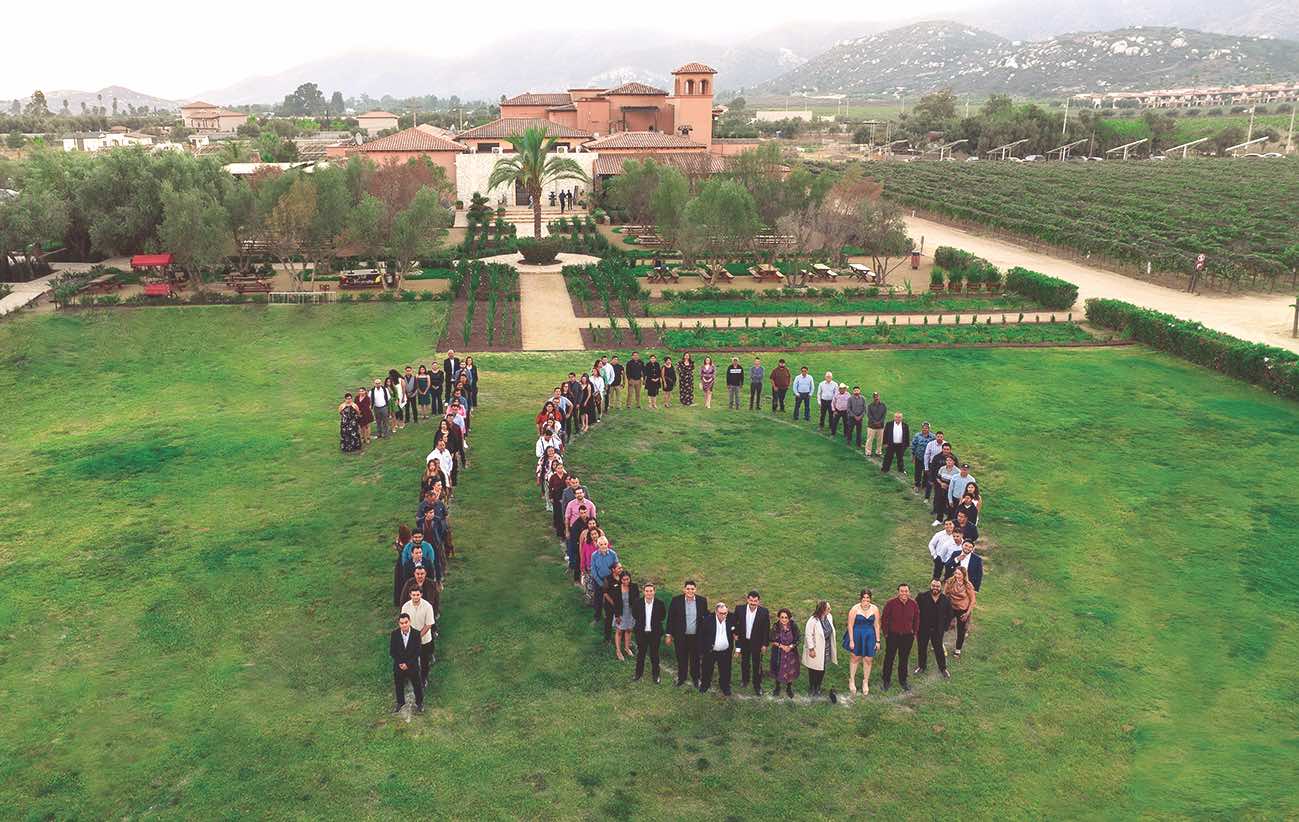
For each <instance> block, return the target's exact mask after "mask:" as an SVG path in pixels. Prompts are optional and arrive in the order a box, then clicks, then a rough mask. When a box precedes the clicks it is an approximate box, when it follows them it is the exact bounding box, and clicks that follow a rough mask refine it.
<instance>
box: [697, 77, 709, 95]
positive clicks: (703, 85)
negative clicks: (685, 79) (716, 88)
mask: <svg viewBox="0 0 1299 822" xmlns="http://www.w3.org/2000/svg"><path fill="white" fill-rule="evenodd" d="M699 93H700V94H707V93H708V81H707V80H700V81H699Z"/></svg>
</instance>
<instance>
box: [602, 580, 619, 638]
mask: <svg viewBox="0 0 1299 822" xmlns="http://www.w3.org/2000/svg"><path fill="white" fill-rule="evenodd" d="M599 597H600V599H601V601H603V600H604V592H603V591H601V592H600V593H599ZM615 610H616V609H615V608H614V606H612V605H610V604H609V603H607V602H605V603H604V641H605V642H608V641H609V640H611V639H613V612H614V611H615Z"/></svg>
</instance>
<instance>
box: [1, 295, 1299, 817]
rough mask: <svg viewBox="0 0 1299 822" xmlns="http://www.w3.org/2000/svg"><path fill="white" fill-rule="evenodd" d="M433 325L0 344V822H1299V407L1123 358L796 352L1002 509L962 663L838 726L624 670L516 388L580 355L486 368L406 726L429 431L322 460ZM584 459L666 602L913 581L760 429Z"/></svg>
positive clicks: (197, 322) (832, 458)
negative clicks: (1060, 820)
mask: <svg viewBox="0 0 1299 822" xmlns="http://www.w3.org/2000/svg"><path fill="white" fill-rule="evenodd" d="M441 311H445V306H441V305H426V304H415V305H403V304H392V305H366V306H360V305H357V306H318V307H305V308H290V307H284V308H270V309H268V308H207V309H205V308H192V309H158V310H149V311H143V310H141V311H118V312H105V313H102V314H77V315H72V316H59V315H56V316H52V317H50V316H47V317H38V316H31V317H20V318H18V319H17V320H16V321H12V322H6V323H4V324H0V389H3V390H5V392H6V394H7V395H8V396H10V397H12V398H15V399H16V400H17V403H16V404H15V405H13V406H11V407H12V408H13V409H14V411H15V413H12V414H11V415H10V418H9V422H8V424H7V426H6V432H5V436H4V437H3V438H0V471H3V476H4V477H5V485H4V491H3V496H2V498H0V527H2V528H3V532H4V533H5V534H6V539H5V540H3V541H2V542H0V697H2V698H3V705H4V716H5V721H4V722H3V723H0V797H3V800H0V816H3V817H5V818H31V819H38V818H83V819H92V818H95V819H97V818H106V817H125V816H130V817H144V818H196V817H199V816H213V817H221V818H233V817H241V816H242V817H257V818H284V817H302V816H312V817H317V818H325V819H337V818H349V819H358V818H367V819H369V818H375V819H378V818H385V819H390V818H394V817H397V816H401V815H407V814H410V813H412V812H414V813H419V814H421V815H429V814H432V815H434V816H439V817H460V818H470V817H473V818H483V819H497V818H519V817H527V818H576V819H594V818H602V819H603V818H614V819H630V818H645V819H659V818H680V817H683V816H686V815H691V816H697V815H700V814H704V813H709V814H711V815H714V816H716V815H722V816H726V815H730V816H733V817H734V818H742V817H743V818H809V819H810V818H818V819H819V818H852V817H857V818H861V817H866V816H877V815H878V816H881V817H890V816H892V817H899V816H902V815H904V814H905V815H908V816H921V817H934V816H940V815H941V816H947V815H950V814H951V813H952V812H953V810H952V809H953V806H956V807H959V809H960V810H959V811H957V813H959V814H960V815H961V816H965V817H971V818H999V819H1000V818H1043V817H1060V816H1068V817H1078V816H1088V817H1093V818H1130V817H1134V816H1149V817H1160V818H1192V817H1204V816H1221V817H1237V816H1254V817H1262V818H1267V817H1271V818H1284V817H1293V816H1294V815H1295V814H1299V801H1297V800H1296V799H1295V797H1294V794H1293V791H1292V789H1291V787H1290V786H1291V785H1292V784H1294V782H1295V780H1296V779H1299V757H1296V755H1295V751H1296V747H1297V746H1299V735H1297V734H1296V731H1295V729H1296V728H1297V727H1299V709H1296V705H1299V675H1296V668H1295V664H1294V659H1295V655H1296V653H1299V640H1297V639H1296V636H1295V633H1294V631H1293V630H1291V628H1290V625H1291V622H1292V621H1293V614H1294V613H1295V611H1296V608H1299V597H1297V595H1296V593H1295V590H1294V586H1293V585H1290V584H1289V582H1288V580H1289V576H1290V574H1289V571H1288V566H1287V565H1286V564H1285V560H1284V557H1285V556H1286V555H1287V548H1286V545H1287V544H1288V536H1289V535H1290V534H1293V533H1295V532H1296V530H1299V514H1297V513H1296V507H1295V504H1294V494H1293V487H1292V483H1289V482H1287V481H1286V478H1285V473H1284V470H1283V469H1284V466H1289V465H1292V464H1295V463H1296V461H1299V441H1296V438H1295V437H1294V435H1293V432H1294V431H1295V430H1296V425H1299V408H1297V407H1296V406H1295V405H1293V404H1290V403H1286V402H1283V401H1280V400H1277V399H1275V398H1271V397H1269V396H1267V395H1265V394H1263V393H1261V392H1259V391H1257V390H1255V389H1252V388H1250V387H1247V386H1244V385H1242V384H1239V383H1236V382H1233V381H1231V380H1229V379H1226V378H1224V377H1219V376H1217V375H1214V374H1211V373H1207V372H1204V371H1202V370H1199V369H1196V368H1194V367H1193V366H1190V365H1187V364H1184V363H1181V362H1179V361H1176V360H1173V359H1171V358H1168V357H1164V356H1161V355H1157V354H1153V353H1150V352H1147V351H1145V350H1143V349H1140V348H1125V349H1104V350H1068V351H1067V350H1044V351H1041V350H1035V351H1007V350H977V351H976V350H967V351H941V352H930V351H902V352H897V351H895V352H881V351H873V352H842V353H834V354H816V355H809V357H808V364H809V365H810V366H811V367H812V370H813V371H816V372H819V371H823V370H825V369H833V370H834V371H835V372H836V374H837V375H839V376H840V377H843V378H846V379H847V380H848V381H850V382H856V381H860V382H861V384H862V386H863V388H864V389H866V390H868V391H869V390H872V389H879V390H880V391H881V392H882V393H883V395H884V398H885V400H886V401H887V402H889V403H890V406H891V407H892V406H897V407H898V408H899V410H903V411H904V412H905V413H906V414H907V415H908V417H909V419H910V420H911V421H912V422H913V424H914V423H916V422H918V421H919V420H920V419H922V418H925V419H932V420H934V421H935V422H936V423H937V424H938V425H940V426H941V427H943V428H944V429H945V430H946V431H947V432H949V433H950V434H951V435H952V437H953V439H954V440H955V442H956V444H957V446H958V450H959V452H960V454H961V456H962V457H965V458H967V459H969V460H970V461H971V462H972V463H973V464H974V466H975V471H974V473H975V475H976V476H977V477H978V478H979V480H980V482H981V486H982V487H983V489H984V491H985V494H986V496H987V508H986V509H985V517H984V521H983V523H982V524H983V526H984V528H983V530H984V531H985V533H986V535H987V537H988V538H989V544H988V546H987V549H986V555H987V571H986V576H985V583H984V590H983V592H982V594H981V596H980V609H981V610H980V611H979V613H978V614H977V615H976V629H975V630H976V632H975V633H974V635H973V637H972V638H971V639H970V640H969V645H968V648H969V651H968V653H967V656H966V658H965V659H963V660H962V661H961V662H959V663H956V664H955V666H954V676H953V679H952V680H951V681H950V682H948V683H941V682H939V681H937V680H929V681H926V682H923V683H913V684H917V687H916V690H915V693H914V694H913V695H912V696H911V697H910V698H907V699H901V698H899V697H898V696H897V695H896V691H895V692H893V696H891V697H890V698H883V697H878V698H877V697H876V696H872V697H871V698H870V699H869V700H867V701H866V702H865V704H862V703H861V702H857V703H856V704H853V705H840V706H831V705H829V704H818V705H789V704H777V703H768V702H754V701H744V702H738V701H737V702H734V703H724V702H722V701H721V700H720V698H718V697H711V698H706V697H703V696H701V695H699V694H691V693H683V692H680V691H677V690H676V689H673V688H672V687H671V686H670V685H667V684H664V685H661V686H658V687H657V688H656V687H654V686H653V685H650V684H647V683H645V684H639V685H635V686H633V685H631V684H630V683H629V682H628V681H627V680H628V679H629V675H630V672H629V669H628V667H627V665H626V664H620V663H618V662H617V661H616V660H614V659H613V658H612V655H611V654H608V653H607V652H606V651H605V650H604V649H603V648H602V646H601V644H600V642H599V640H598V638H597V637H596V635H595V633H594V632H593V630H592V629H591V627H590V625H589V612H586V611H584V610H581V609H579V608H578V605H577V598H576V593H575V591H574V589H573V588H572V587H571V585H570V584H569V583H567V582H565V581H564V579H563V576H562V570H561V567H560V565H559V564H558V559H559V557H558V545H557V544H556V543H555V542H554V540H553V539H551V538H547V536H546V533H547V532H546V527H545V526H546V523H547V515H546V514H545V512H544V510H543V509H542V508H541V506H540V503H539V501H538V500H537V499H536V498H535V494H534V491H533V489H532V487H531V486H530V485H529V484H528V477H529V476H530V471H531V465H532V462H533V459H532V438H533V431H532V415H533V414H534V413H535V411H536V407H537V401H538V399H539V398H540V397H541V396H542V395H543V394H545V393H547V390H548V389H549V387H550V386H551V385H553V382H554V376H555V375H556V374H557V373H559V372H561V371H565V372H566V371H568V370H570V369H572V368H575V367H578V366H581V365H583V364H584V363H586V361H587V360H588V359H589V356H588V355H583V354H575V355H572V356H560V355H538V354H526V355H492V354H485V355H483V356H482V357H481V358H476V359H479V364H480V367H481V368H482V371H483V374H482V400H483V404H484V408H483V409H482V410H481V411H480V413H479V414H478V415H477V416H476V417H475V418H474V438H473V443H472V449H473V450H472V453H471V456H472V469H471V470H470V471H469V472H468V474H467V475H466V478H465V482H464V484H463V486H462V488H461V491H460V492H459V493H458V495H457V497H458V498H457V501H456V504H455V507H454V509H453V511H452V517H453V524H454V527H455V528H456V533H457V544H458V546H459V547H460V551H461V555H462V559H458V560H457V561H456V562H455V563H453V565H452V571H451V576H450V578H449V580H448V586H447V591H446V594H445V595H444V597H443V608H444V627H443V638H442V640H441V642H440V643H439V657H440V658H441V661H440V662H439V663H438V665H437V666H435V668H434V672H433V684H432V686H431V695H430V697H429V705H430V709H429V711H428V712H427V713H426V714H425V715H424V716H422V717H417V718H415V720H414V721H411V722H406V721H404V720H403V719H402V718H394V717H392V716H391V715H390V714H389V713H388V711H389V709H390V707H391V706H390V700H391V698H392V697H391V693H390V692H391V684H390V679H389V665H388V660H387V656H386V634H387V631H388V630H389V625H390V616H391V615H390V610H391V609H390V607H388V605H387V602H388V601H389V600H388V596H389V595H390V594H389V591H390V588H389V587H388V586H389V584H390V583H389V579H390V570H391V564H390V548H389V545H388V541H389V539H390V537H391V532H392V529H393V527H394V526H395V524H396V523H397V522H398V521H405V520H406V519H408V518H409V517H410V516H411V515H412V513H413V507H414V503H415V490H416V489H415V485H416V482H417V470H418V467H419V465H420V463H421V460H422V457H423V455H424V453H425V452H426V451H427V450H428V449H429V447H430V443H429V440H428V437H427V436H426V435H425V433H424V432H422V431H420V430H418V429H416V430H414V431H412V430H410V429H408V430H406V431H404V432H401V433H399V434H398V435H397V437H396V438H394V439H392V440H389V441H387V442H383V443H380V444H378V445H377V446H376V447H375V448H374V449H373V450H372V451H369V452H367V453H366V454H364V455H361V456H359V457H357V456H355V455H344V454H340V453H338V446H337V434H338V432H337V417H336V414H335V413H334V406H335V404H336V402H337V399H338V395H339V394H341V391H342V390H343V389H344V388H348V387H355V386H356V385H358V384H359V383H360V382H361V381H362V380H364V379H365V378H366V377H369V376H371V375H373V374H374V373H376V372H377V371H378V370H379V368H381V367H382V368H386V367H387V366H388V365H404V364H406V363H408V362H409V363H412V364H418V363H419V362H429V361H431V360H432V359H433V351H432V349H431V340H433V339H435V338H436V337H437V335H438V333H439V332H440V325H441V322H442V319H441V315H440V314H437V312H441ZM624 353H625V352H624ZM794 362H795V364H799V363H800V362H801V361H800V360H798V359H796V360H795V361H794ZM65 391H66V392H67V393H64V392H65ZM719 404H720V405H722V406H724V405H725V403H724V401H723V402H721V403H719ZM813 424H815V420H814V422H813ZM571 462H573V463H574V464H575V465H576V466H577V468H578V470H579V473H580V474H581V475H582V476H583V478H584V479H585V480H586V482H587V483H588V485H589V486H590V487H591V488H592V489H593V493H594V498H595V500H596V502H597V503H598V504H599V505H600V506H601V513H602V519H603V521H604V524H605V526H606V527H607V528H608V529H609V531H610V533H611V534H612V536H613V539H614V544H615V547H616V548H617V550H619V552H620V553H621V554H622V555H623V557H624V559H625V560H626V561H627V562H628V563H629V564H630V565H631V567H632V568H633V570H634V571H636V572H637V573H638V574H640V575H643V576H651V577H657V578H659V579H661V580H662V581H664V583H665V586H666V587H667V588H668V590H666V591H664V594H670V593H672V592H673V591H672V590H671V589H673V588H675V586H676V583H677V582H678V581H679V580H680V579H681V578H682V577H684V576H685V575H687V574H690V575H693V576H695V577H696V578H697V579H699V580H700V583H701V588H702V590H703V591H704V593H706V594H708V595H710V596H712V597H713V598H716V597H718V596H719V595H721V596H724V597H725V598H726V599H728V600H733V599H734V598H735V597H737V596H738V594H739V593H741V592H742V591H744V590H745V589H747V588H748V587H750V586H756V587H758V588H760V589H761V590H762V592H763V594H764V598H765V599H766V601H767V603H768V604H769V605H772V606H776V607H779V606H782V605H788V606H790V607H792V608H794V610H795V611H796V613H797V614H799V617H800V621H801V620H802V619H805V617H806V613H807V611H808V609H809V608H810V606H811V604H812V603H813V602H814V601H815V600H816V599H818V598H821V597H825V598H827V599H829V600H831V601H832V603H834V606H835V614H836V617H837V624H841V623H842V619H843V616H844V615H845V613H846V610H847V607H848V605H849V604H850V603H851V600H852V599H853V598H854V596H855V593H856V590H857V589H858V588H859V587H861V586H863V585H871V586H873V587H874V588H875V589H876V591H877V592H881V593H883V592H884V591H886V590H887V589H889V588H891V587H892V586H893V584H895V583H896V582H897V581H899V580H900V579H908V580H911V581H912V582H920V581H922V580H923V579H924V577H925V575H926V574H927V570H928V567H929V561H928V557H927V554H926V552H925V542H926V540H927V538H928V536H929V533H930V529H929V527H928V522H929V517H928V516H927V513H926V512H925V511H924V510H922V508H921V507H920V505H919V504H918V503H917V502H916V500H915V498H914V497H913V496H912V495H911V493H910V491H909V490H907V488H906V487H904V486H903V485H901V484H899V483H896V482H894V481H893V480H892V479H891V478H885V477H881V476H880V475H879V474H878V472H877V471H876V470H873V469H872V467H871V466H868V465H864V464H863V460H862V459H861V457H860V456H857V455H855V454H854V453H853V452H852V451H850V450H849V449H847V448H845V447H844V446H843V445H842V444H841V443H839V442H837V441H830V440H828V439H825V438H821V437H818V436H817V435H816V434H815V433H814V432H812V431H811V430H808V429H807V427H806V426H802V425H799V426H795V425H793V424H790V423H788V422H782V421H776V420H772V419H769V415H768V414H766V413H753V414H750V413H748V412H727V411H726V410H724V408H718V407H714V408H713V409H712V410H711V411H704V410H703V409H702V408H692V409H679V408H674V409H673V410H671V411H670V412H666V413H665V412H658V413H651V412H649V411H643V412H639V413H637V412H635V411H633V412H623V413H619V414H615V415H613V416H612V417H611V418H610V419H609V420H607V421H606V422H604V423H602V424H601V425H599V426H597V427H596V428H595V429H594V430H593V432H592V433H591V434H589V435H587V436H586V437H584V438H581V439H579V440H578V442H577V443H576V444H575V446H574V448H573V453H572V455H571ZM1273 467H1274V468H1282V470H1281V471H1280V472H1276V471H1268V470H1267V469H1268V468H1273ZM846 673H847V666H846V659H841V665H840V667H839V669H838V670H837V671H833V672H832V673H831V675H830V677H829V678H828V679H827V682H829V683H832V684H836V685H837V686H838V687H839V688H840V689H841V691H842V689H843V687H844V680H845V679H846ZM876 677H877V678H876V680H875V684H876V685H878V666H877V674H876ZM805 687H806V680H805V678H804V679H803V680H801V681H800V682H799V683H798V686H797V689H798V690H799V691H800V692H801V691H803V690H804V689H805Z"/></svg>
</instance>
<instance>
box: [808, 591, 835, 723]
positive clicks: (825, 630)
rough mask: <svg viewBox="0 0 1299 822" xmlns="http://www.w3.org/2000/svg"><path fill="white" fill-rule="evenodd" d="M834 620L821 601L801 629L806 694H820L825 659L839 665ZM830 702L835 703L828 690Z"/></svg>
mask: <svg viewBox="0 0 1299 822" xmlns="http://www.w3.org/2000/svg"><path fill="white" fill-rule="evenodd" d="M834 639H835V634H834V619H833V618H832V617H831V616H830V603H828V602H826V601H825V600H821V601H820V602H818V603H817V604H816V610H815V611H813V612H812V616H810V617H808V619H807V625H805V626H804V627H803V667H805V668H807V683H808V693H809V694H810V695H811V696H817V695H818V694H820V693H821V680H823V679H825V664H826V658H827V657H829V661H830V662H832V663H833V664H835V665H838V664H839V647H838V643H836V642H835V641H834ZM830 701H831V702H837V701H838V700H837V699H836V698H835V693H834V689H833V688H832V689H830Z"/></svg>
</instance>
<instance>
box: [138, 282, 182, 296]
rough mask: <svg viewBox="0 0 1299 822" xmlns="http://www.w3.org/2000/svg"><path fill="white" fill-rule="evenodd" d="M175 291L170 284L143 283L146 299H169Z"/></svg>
mask: <svg viewBox="0 0 1299 822" xmlns="http://www.w3.org/2000/svg"><path fill="white" fill-rule="evenodd" d="M174 294H175V291H174V290H173V289H172V287H171V283H145V284H144V296H146V297H171V296H173V295H174Z"/></svg>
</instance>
